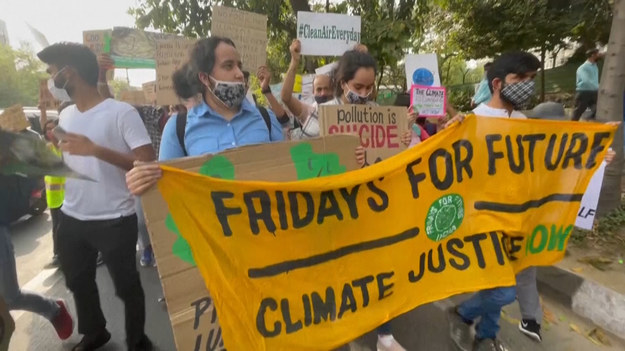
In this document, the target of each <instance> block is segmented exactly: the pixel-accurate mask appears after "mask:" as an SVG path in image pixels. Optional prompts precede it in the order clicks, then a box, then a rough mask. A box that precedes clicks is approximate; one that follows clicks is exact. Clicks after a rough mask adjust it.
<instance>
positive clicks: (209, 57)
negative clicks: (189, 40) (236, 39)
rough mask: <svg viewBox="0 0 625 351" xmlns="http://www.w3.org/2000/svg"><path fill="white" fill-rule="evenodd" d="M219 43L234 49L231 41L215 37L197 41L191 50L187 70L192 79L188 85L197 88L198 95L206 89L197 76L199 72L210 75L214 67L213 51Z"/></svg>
mask: <svg viewBox="0 0 625 351" xmlns="http://www.w3.org/2000/svg"><path fill="white" fill-rule="evenodd" d="M221 43H225V44H227V45H230V46H232V47H235V46H234V43H233V42H232V40H230V39H228V38H224V37H217V36H215V37H210V38H205V39H200V40H198V41H197V42H196V43H195V45H193V48H192V49H191V52H190V55H189V70H190V71H191V72H190V74H192V77H193V78H192V79H191V80H190V84H191V86H192V87H196V88H199V91H198V93H204V91H205V89H206V87H205V86H204V84H202V82H200V78H199V77H198V74H199V73H200V72H204V73H208V74H210V73H211V72H212V71H213V67H215V50H216V49H217V46H219V44H221ZM190 78H191V77H190Z"/></svg>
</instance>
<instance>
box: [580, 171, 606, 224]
mask: <svg viewBox="0 0 625 351" xmlns="http://www.w3.org/2000/svg"><path fill="white" fill-rule="evenodd" d="M605 167H606V163H605V161H604V162H602V163H601V165H600V166H599V168H598V169H597V171H595V174H593V176H592V178H590V183H588V188H586V192H584V197H582V202H581V204H580V206H579V212H578V213H577V219H576V220H575V226H576V227H578V228H582V229H586V230H592V226H593V225H594V223H595V216H596V214H597V204H598V203H599V194H600V193H601V184H603V175H604V174H605Z"/></svg>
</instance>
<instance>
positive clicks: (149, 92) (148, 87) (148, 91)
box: [141, 81, 156, 105]
mask: <svg viewBox="0 0 625 351" xmlns="http://www.w3.org/2000/svg"><path fill="white" fill-rule="evenodd" d="M141 87H142V88H143V96H144V97H145V101H146V103H147V104H149V105H156V81H151V82H147V83H143V84H142V86H141Z"/></svg>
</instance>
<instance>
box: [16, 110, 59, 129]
mask: <svg viewBox="0 0 625 351" xmlns="http://www.w3.org/2000/svg"><path fill="white" fill-rule="evenodd" d="M24 114H25V115H26V118H28V122H30V127H31V128H32V130H34V131H36V132H37V133H39V134H43V126H42V125H40V123H39V120H40V119H41V111H39V109H38V108H36V107H24ZM46 115H47V117H48V120H56V119H58V118H59V114H58V112H56V111H55V110H48V111H46Z"/></svg>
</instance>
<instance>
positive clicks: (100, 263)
mask: <svg viewBox="0 0 625 351" xmlns="http://www.w3.org/2000/svg"><path fill="white" fill-rule="evenodd" d="M103 263H104V258H102V253H101V252H98V258H97V259H96V266H101V265H102V264H103Z"/></svg>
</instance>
